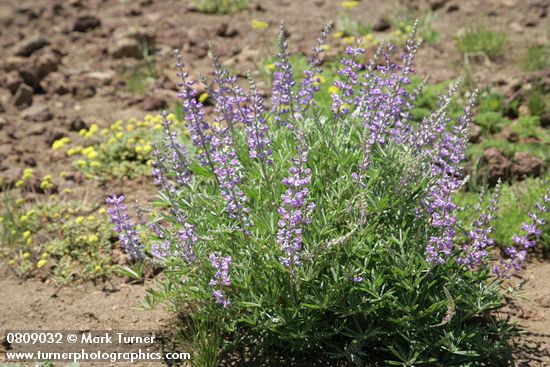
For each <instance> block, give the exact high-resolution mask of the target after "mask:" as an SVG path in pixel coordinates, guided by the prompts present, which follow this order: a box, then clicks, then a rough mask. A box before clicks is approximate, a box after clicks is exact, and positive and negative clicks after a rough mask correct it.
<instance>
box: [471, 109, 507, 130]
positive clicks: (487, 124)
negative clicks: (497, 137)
mask: <svg viewBox="0 0 550 367" xmlns="http://www.w3.org/2000/svg"><path fill="white" fill-rule="evenodd" d="M474 121H475V123H476V124H478V125H479V126H481V128H482V130H483V132H484V133H486V134H494V133H498V132H499V131H500V130H501V129H502V127H503V125H506V124H509V121H508V120H507V119H506V118H504V117H502V115H501V114H500V113H498V112H493V111H487V112H482V113H478V114H477V115H476V116H475V117H474Z"/></svg>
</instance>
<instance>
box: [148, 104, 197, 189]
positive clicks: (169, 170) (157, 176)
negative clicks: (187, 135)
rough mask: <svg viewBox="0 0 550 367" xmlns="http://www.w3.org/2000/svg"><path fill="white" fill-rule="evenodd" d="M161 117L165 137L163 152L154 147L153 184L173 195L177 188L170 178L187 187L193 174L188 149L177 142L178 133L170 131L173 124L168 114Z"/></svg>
mask: <svg viewBox="0 0 550 367" xmlns="http://www.w3.org/2000/svg"><path fill="white" fill-rule="evenodd" d="M161 116H162V120H163V126H164V133H165V135H164V137H163V148H162V151H161V150H160V149H159V148H158V147H157V146H155V147H154V151H153V155H154V156H155V159H156V160H155V161H154V162H153V177H154V180H153V182H154V184H155V185H157V186H160V187H161V188H162V189H163V190H165V191H166V193H168V194H169V195H171V194H172V193H173V192H175V191H176V187H175V185H174V184H173V183H172V182H170V180H169V177H170V176H173V181H174V182H175V183H176V184H177V185H178V186H186V185H188V184H189V182H190V181H191V173H190V171H189V162H188V158H187V148H186V147H185V145H184V144H181V143H178V142H177V135H176V133H175V132H174V131H171V130H170V125H171V124H172V123H171V122H170V121H168V118H167V114H166V112H163V113H162V114H161Z"/></svg>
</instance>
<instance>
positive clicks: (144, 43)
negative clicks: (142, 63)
mask: <svg viewBox="0 0 550 367" xmlns="http://www.w3.org/2000/svg"><path fill="white" fill-rule="evenodd" d="M155 39H156V36H155V32H154V31H152V30H151V29H147V28H133V27H132V28H128V29H126V28H119V29H117V30H116V31H115V32H114V34H113V42H112V43H111V45H110V46H109V49H108V52H109V53H110V54H111V55H112V56H113V57H114V58H116V59H120V58H123V57H133V58H136V59H141V58H142V57H143V55H144V54H145V53H146V52H148V51H149V50H151V49H152V48H153V47H154V44H155Z"/></svg>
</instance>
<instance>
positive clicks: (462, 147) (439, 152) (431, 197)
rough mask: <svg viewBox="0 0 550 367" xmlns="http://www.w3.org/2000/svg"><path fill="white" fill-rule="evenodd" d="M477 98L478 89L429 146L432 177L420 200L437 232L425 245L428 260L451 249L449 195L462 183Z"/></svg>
mask: <svg viewBox="0 0 550 367" xmlns="http://www.w3.org/2000/svg"><path fill="white" fill-rule="evenodd" d="M476 98H477V93H474V94H473V96H472V98H471V99H470V101H469V103H468V105H467V106H466V108H465V109H464V114H463V115H462V116H461V117H459V119H458V122H457V124H456V125H455V126H454V127H453V130H452V131H443V132H442V133H441V137H440V138H439V140H436V141H435V142H434V143H433V145H434V148H433V149H432V150H431V152H432V154H431V164H430V170H431V173H432V174H433V175H434V176H435V181H434V183H433V184H432V186H431V187H430V188H429V192H428V195H427V197H426V198H425V199H424V200H423V202H422V205H423V207H424V209H425V210H426V211H427V212H428V213H429V214H430V215H431V217H432V223H431V224H432V227H433V228H434V229H436V232H437V233H436V234H435V235H433V236H431V238H430V240H429V243H428V245H427V246H426V259H427V261H428V262H431V263H437V264H442V263H444V262H445V258H446V257H448V256H450V255H451V253H452V249H453V241H454V236H455V229H454V226H455V223H456V214H455V210H456V205H455V204H454V203H453V202H452V198H451V197H452V194H453V193H454V192H456V191H457V190H458V189H459V188H460V187H461V186H462V185H463V183H464V172H463V167H462V165H461V163H462V161H464V159H465V154H466V153H465V151H466V146H467V141H468V123H469V121H470V120H471V118H472V108H473V105H474V103H475V100H476Z"/></svg>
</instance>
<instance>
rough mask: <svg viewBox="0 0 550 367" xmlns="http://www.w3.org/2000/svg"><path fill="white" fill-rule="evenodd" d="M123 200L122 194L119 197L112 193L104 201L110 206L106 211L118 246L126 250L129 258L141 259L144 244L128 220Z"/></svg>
mask: <svg viewBox="0 0 550 367" xmlns="http://www.w3.org/2000/svg"><path fill="white" fill-rule="evenodd" d="M123 201H124V196H123V195H120V196H119V197H117V196H116V195H113V196H112V197H110V198H107V200H106V202H107V204H109V205H110V206H111V207H110V208H109V209H107V213H109V214H110V215H111V221H112V222H113V229H114V231H115V232H117V233H118V237H119V240H120V246H121V247H122V248H123V249H124V250H125V251H126V253H127V254H128V257H129V258H130V260H142V259H143V248H144V246H143V244H142V243H141V242H140V241H139V235H138V232H137V231H136V229H135V228H134V224H133V223H132V221H131V220H130V216H129V215H128V211H127V208H126V205H124V204H123V203H122V202H123Z"/></svg>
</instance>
